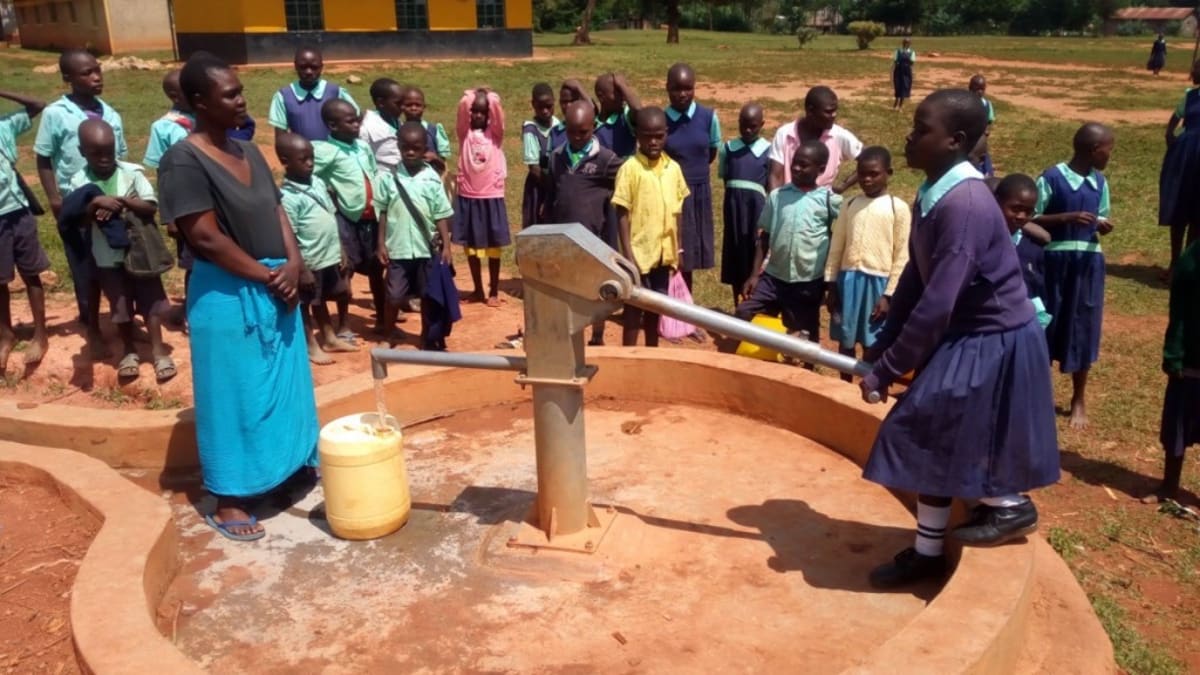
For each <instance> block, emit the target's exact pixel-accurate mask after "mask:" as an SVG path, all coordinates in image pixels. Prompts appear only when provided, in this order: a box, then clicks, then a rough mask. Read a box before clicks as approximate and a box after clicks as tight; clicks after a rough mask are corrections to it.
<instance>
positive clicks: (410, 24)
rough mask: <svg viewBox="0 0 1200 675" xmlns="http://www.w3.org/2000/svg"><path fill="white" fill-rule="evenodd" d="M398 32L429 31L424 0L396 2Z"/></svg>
mask: <svg viewBox="0 0 1200 675" xmlns="http://www.w3.org/2000/svg"><path fill="white" fill-rule="evenodd" d="M396 28H397V29H398V30H429V7H428V4H427V2H426V0H396Z"/></svg>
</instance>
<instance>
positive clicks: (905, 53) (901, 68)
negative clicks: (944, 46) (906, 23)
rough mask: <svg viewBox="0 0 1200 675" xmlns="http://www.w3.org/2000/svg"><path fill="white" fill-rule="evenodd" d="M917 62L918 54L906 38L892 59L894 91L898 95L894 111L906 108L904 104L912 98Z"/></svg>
mask: <svg viewBox="0 0 1200 675" xmlns="http://www.w3.org/2000/svg"><path fill="white" fill-rule="evenodd" d="M916 62H917V53H916V52H914V51H913V48H912V40H909V39H908V38H904V42H903V43H902V44H901V45H900V49H897V50H896V54H895V56H893V57H892V89H893V90H894V91H895V94H896V102H895V103H893V104H892V110H899V109H900V108H902V107H904V102H905V101H907V100H908V99H910V98H912V83H913V64H914V63H916Z"/></svg>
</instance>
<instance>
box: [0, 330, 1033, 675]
mask: <svg viewBox="0 0 1200 675" xmlns="http://www.w3.org/2000/svg"><path fill="white" fill-rule="evenodd" d="M494 353H499V354H506V355H511V354H512V353H513V352H512V351H511V350H508V351H498V352H494ZM588 360H589V362H594V363H596V364H597V365H599V366H600V372H601V375H600V377H598V378H597V380H595V381H594V382H593V383H592V384H591V385H589V387H588V389H589V390H591V391H592V392H593V393H597V394H598V395H602V396H603V395H615V394H618V393H620V387H619V385H620V384H621V383H620V380H621V377H620V376H619V373H620V372H621V369H619V368H612V369H609V371H608V372H609V373H613V372H616V373H618V376H616V377H615V378H614V379H615V380H616V382H610V384H609V385H607V386H606V385H605V384H604V383H605V381H606V380H605V379H603V378H604V374H605V366H606V365H608V366H617V365H621V364H622V363H623V362H624V363H626V364H628V362H630V361H633V362H641V363H642V364H645V365H649V364H650V363H651V362H655V361H657V362H665V363H669V364H671V367H672V368H675V369H679V373H680V376H678V377H669V378H657V379H655V378H646V372H645V370H644V368H637V369H634V370H636V371H637V375H638V376H639V378H645V379H642V380H641V381H642V382H645V381H646V379H649V380H651V382H652V383H653V384H652V385H651V386H650V387H649V389H648V390H646V389H643V390H642V391H640V392H639V399H643V398H644V399H646V400H650V401H658V400H662V401H672V402H686V403H694V404H698V405H709V406H718V407H722V408H726V409H729V410H731V411H732V412H735V413H740V414H749V415H751V416H753V417H756V418H759V419H764V420H765V421H769V422H772V423H777V424H780V425H781V426H783V427H785V428H788V429H790V430H792V431H795V432H797V433H802V434H804V435H806V436H809V437H810V438H812V439H813V440H815V441H817V442H820V443H822V444H824V445H826V446H827V447H829V448H831V449H832V450H834V451H836V452H838V453H840V454H842V455H843V456H845V457H847V458H848V459H850V460H852V461H854V462H856V463H857V464H859V465H860V466H861V465H862V464H863V463H865V461H866V456H867V453H868V452H869V450H870V443H871V441H872V439H873V438H874V433H875V428H876V426H877V425H878V422H879V420H881V419H882V418H883V416H884V415H885V414H886V412H887V410H888V409H889V406H880V405H875V406H872V405H869V404H867V403H865V402H863V401H862V399H861V396H860V395H859V393H858V388H857V387H852V386H847V385H845V384H844V383H841V382H840V381H838V380H835V379H833V378H830V377H827V376H823V375H817V374H815V373H811V372H808V371H806V370H802V369H799V368H794V367H790V366H782V365H780V364H776V363H768V362H762V361H756V360H753V359H747V358H744V357H738V356H733V355H726V354H713V353H710V352H696V351H690V350H660V349H646V348H634V349H618V348H597V349H592V350H589V359H588ZM456 370H457V369H449V368H439V367H427V366H408V367H404V368H400V367H396V366H392V368H391V374H390V376H389V378H388V385H387V388H388V395H389V404H391V403H393V399H404V400H403V403H404V404H405V405H403V406H401V407H402V408H403V409H404V411H405V412H406V413H408V414H404V415H397V416H398V417H400V419H401V421H402V423H406V422H407V421H409V420H413V419H421V418H422V417H423V416H425V415H428V414H430V413H431V412H442V413H444V412H448V411H453V410H464V409H471V408H476V407H482V406H485V405H495V404H498V403H503V402H507V401H511V400H513V399H514V398H518V397H520V396H522V394H521V393H520V391H519V390H515V389H511V390H502V389H500V388H499V387H501V386H502V385H504V384H506V383H507V385H508V386H509V387H512V386H513V385H512V381H513V374H512V373H504V372H498V371H479V372H475V373H471V374H470V377H469V378H467V379H464V380H463V381H462V382H460V383H458V384H459V386H457V387H455V386H449V387H448V388H449V389H451V390H452V391H453V394H452V396H450V397H443V398H442V399H441V400H439V399H438V398H437V397H427V396H422V397H421V398H420V399H417V398H416V397H414V396H411V395H405V394H404V392H403V389H404V388H403V387H402V386H400V383H402V382H404V381H408V380H418V379H419V380H426V379H431V378H434V377H437V378H441V379H444V378H449V377H454V376H455V375H459V376H462V375H464V373H463V372H462V371H458V372H457V373H456V372H455V371H456ZM706 375H707V376H709V377H743V378H746V379H745V382H748V383H749V384H750V385H752V386H757V387H760V388H763V391H764V392H765V393H763V394H762V395H761V396H760V397H759V398H758V402H759V403H764V404H765V405H767V407H768V408H769V409H768V410H751V409H747V407H746V405H745V404H744V401H745V399H746V398H747V395H746V394H747V392H746V391H745V390H741V391H738V392H736V393H735V394H732V395H731V394H729V393H727V392H724V391H722V390H720V389H719V388H708V389H706V388H703V387H697V386H695V384H696V382H695V381H696V379H697V378H701V379H703V378H704V377H705V376H706ZM372 384H373V382H372V379H371V376H370V374H369V373H364V374H362V375H357V376H353V377H348V378H344V379H342V380H340V381H337V382H332V383H329V384H325V385H322V386H320V387H318V388H317V390H316V394H317V404H318V409H319V411H320V418H321V422H322V423H324V422H327V421H329V420H331V419H335V418H337V417H339V416H341V415H345V414H350V413H353V412H361V411H362V410H369V409H373V407H374V406H373V404H370V405H364V403H365V402H367V401H371V400H373V393H372ZM444 384H452V383H449V382H444ZM614 384H615V385H618V386H613V385H614ZM781 389H794V390H795V391H797V392H799V393H800V394H801V395H803V396H806V397H808V399H809V400H810V401H811V402H814V403H817V404H819V407H825V408H827V409H828V410H826V411H824V412H832V411H833V410H837V411H839V412H841V413H842V414H843V415H845V416H848V417H849V419H843V423H842V424H838V425H828V426H827V427H813V426H812V425H811V421H812V420H811V417H813V416H816V417H821V415H820V414H819V413H813V412H811V411H810V412H809V413H808V414H809V416H810V419H808V420H800V419H798V417H799V416H798V415H797V414H793V413H795V411H796V409H797V408H799V407H800V406H796V407H790V406H787V407H785V406H782V405H781V403H780V402H779V397H778V396H777V394H778V392H779V390H781ZM527 395H528V394H527V393H525V394H524V396H527ZM822 401H823V402H825V403H821V402H822ZM394 414H395V413H394ZM824 419H826V420H828V419H832V417H824ZM854 422H857V424H856V423H854ZM867 422H869V423H870V424H869V426H868V425H864V424H862V423H867ZM192 425H193V422H192V410H191V409H186V410H172V411H141V410H134V411H122V412H121V413H120V414H117V415H114V414H113V411H111V410H100V409H89V408H80V407H77V406H65V405H60V404H43V405H33V406H31V405H29V404H16V403H12V402H0V439H8V440H15V441H19V442H31V441H32V442H39V441H40V439H45V441H41V442H51V443H54V442H57V443H59V444H61V445H66V446H67V447H70V448H73V449H75V450H78V451H80V452H82V453H84V454H88V455H93V456H94V457H96V458H98V459H91V458H89V459H88V461H87V462H81V465H84V466H89V467H91V468H90V473H88V474H87V475H90V476H94V475H98V474H100V473H101V472H100V471H99V469H103V470H105V471H107V472H108V473H110V474H111V477H112V478H113V479H115V480H118V481H121V482H122V483H125V484H126V485H127V486H128V489H129V490H133V491H135V492H137V493H141V495H140V496H141V497H144V498H148V499H150V500H152V501H154V502H155V504H154V506H155V507H156V508H157V509H158V510H159V511H160V512H161V518H162V519H163V520H164V522H163V523H162V524H161V525H159V524H158V523H159V515H158V514H156V517H155V518H154V519H153V520H152V521H151V526H150V527H149V530H143V531H142V532H143V535H145V532H147V531H150V530H152V531H154V533H155V534H156V536H155V537H154V541H153V542H149V541H147V542H144V543H145V546H144V547H143V548H142V549H139V550H144V553H142V554H139V555H138V559H139V560H141V561H145V563H146V564H147V566H146V568H145V571H142V572H139V574H138V577H139V578H146V579H148V578H149V577H150V576H151V575H150V564H151V563H152V564H153V565H155V566H157V567H158V568H159V569H160V570H165V569H167V568H170V572H169V576H168V577H167V578H166V579H165V581H163V582H162V584H161V589H160V590H159V591H158V592H157V595H155V594H152V593H151V592H149V591H150V590H152V589H150V587H149V585H147V588H146V589H145V592H143V594H142V597H143V598H144V599H145V603H146V605H143V606H142V617H141V618H142V621H143V622H144V623H145V626H144V628H145V629H146V630H148V631H150V633H152V637H153V640H151V639H149V638H150V637H151V636H150V635H146V636H144V637H140V638H136V639H135V640H132V641H131V640H128V639H125V640H123V641H121V642H120V644H125V645H131V644H132V643H138V644H142V645H152V646H153V648H152V649H151V650H150V651H159V648H161V649H162V650H163V651H166V652H170V654H171V657H170V658H173V659H176V660H180V661H182V663H180V664H179V665H180V667H181V668H185V669H190V670H191V671H193V672H200V671H199V668H198V666H197V665H196V664H195V663H193V662H191V661H189V660H187V659H186V657H184V656H183V654H182V653H181V652H179V651H178V650H176V649H174V647H173V646H172V645H171V644H170V643H169V641H167V640H165V639H164V638H162V636H161V635H160V634H159V633H158V631H157V630H155V628H154V625H153V621H152V620H151V619H150V613H152V612H153V611H154V610H155V609H156V608H157V604H158V600H159V599H161V593H162V590H165V588H166V585H167V584H168V583H169V582H170V580H171V578H173V577H174V574H175V569H174V566H175V565H176V564H177V563H176V560H175V557H176V556H177V553H176V549H175V537H176V533H175V529H174V525H173V524H172V523H171V522H170V511H169V509H168V508H167V506H166V504H165V503H162V502H161V501H160V500H157V499H156V498H154V496H153V495H150V494H149V493H146V492H145V491H144V490H141V489H140V488H137V487H136V486H134V485H132V484H131V483H128V482H127V481H125V480H124V479H123V478H121V477H120V476H119V475H118V474H116V472H114V471H112V469H110V468H109V467H107V466H105V465H104V462H108V463H109V464H112V465H113V466H118V467H141V468H151V469H158V470H161V469H163V468H166V467H177V468H183V467H187V466H194V465H195V441H194V437H195V432H194V427H193V426H192ZM797 427H799V428H797ZM122 446H124V448H126V449H127V450H128V451H126V452H122ZM14 447H17V448H24V449H25V455H26V456H30V457H31V458H32V456H31V455H30V453H29V449H30V446H28V445H17V444H15V443H11V442H9V443H5V442H4V440H0V462H3V461H5V460H6V456H7V454H8V452H9V449H10V448H14ZM155 447H157V448H160V449H159V450H157V451H155V450H154V448H155ZM163 447H166V448H167V452H166V453H165V454H164V453H163V452H162V450H161V448H163ZM38 452H42V450H41V449H40V448H39V449H38ZM53 452H54V453H67V454H69V455H70V456H72V457H77V455H76V454H75V453H72V452H70V451H69V450H55V451H53ZM100 460H103V461H100ZM188 460H190V462H189V461H188ZM18 461H22V460H18ZM33 465H34V466H39V468H41V467H40V465H38V464H33ZM48 472H49V473H51V475H53V476H55V477H56V478H57V474H56V473H54V472H51V471H48ZM75 478H76V479H77V480H76V483H81V482H80V481H79V480H78V478H79V476H75ZM62 482H63V483H64V484H66V485H68V486H69V487H71V488H72V489H76V488H75V486H74V485H71V484H70V483H69V482H67V481H62ZM88 485H89V483H88V482H87V481H83V482H82V483H81V486H82V487H87V486H88ZM110 487H111V486H110ZM77 492H79V494H81V496H82V495H83V492H82V491H79V490H77ZM86 500H87V498H86V497H85V501H86ZM141 501H143V502H145V500H144V499H142V500H141ZM131 503H133V502H131ZM148 508H149V505H147V509H148ZM98 511H100V512H101V513H104V511H103V510H102V509H98ZM147 512H148V513H153V511H149V510H147ZM130 520H131V519H129V518H125V519H124V521H125V522H129V521H130ZM132 520H133V522H145V518H143V519H142V520H141V521H138V520H137V519H136V518H135V519H132ZM108 522H109V521H108V520H107V518H106V525H105V527H104V528H102V529H101V532H100V534H98V535H97V538H96V541H95V542H94V543H93V545H92V549H90V550H89V554H88V558H85V564H84V565H81V568H80V574H79V577H78V578H77V580H76V586H77V587H78V586H79V584H80V581H81V580H83V581H88V583H89V584H90V586H89V588H87V589H86V590H87V591H89V593H92V594H93V595H94V596H95V597H111V596H114V595H117V593H115V592H113V588H112V587H115V586H117V585H119V584H117V583H115V581H114V580H113V579H111V578H110V579H104V578H103V577H99V576H95V573H94V572H92V569H91V567H93V566H94V565H93V566H89V564H88V561H89V559H90V557H91V551H92V550H96V549H103V547H101V546H100V545H101V543H102V537H104V543H105V544H106V545H107V544H108V540H112V542H113V543H115V544H118V545H119V546H120V548H118V549H117V550H119V551H121V555H122V556H124V557H125V558H127V559H128V558H129V557H130V556H129V551H131V550H133V549H132V548H131V547H130V546H129V545H128V542H121V541H120V537H123V536H125V535H124V534H122V535H120V537H118V536H117V535H115V534H109V535H108V536H107V537H105V535H106V530H107V529H108V525H107V523H108ZM118 522H120V521H118ZM142 538H143V539H144V538H146V537H145V536H143V537H142ZM167 539H169V546H168V545H165V542H166V541H167ZM168 549H169V550H168ZM155 552H156V553H157V554H156V555H152V553H155ZM168 558H169V559H170V560H167V559H168ZM1032 561H1033V548H1032V546H1029V545H1014V546H1005V547H1000V548H996V549H965V550H964V551H963V553H962V555H961V557H960V559H959V561H958V565H957V568H956V569H955V571H954V574H953V575H952V576H951V577H950V579H949V580H948V581H947V582H946V585H945V586H944V587H943V589H942V591H941V592H940V593H939V594H938V595H937V596H936V597H935V598H934V599H933V601H931V602H930V604H929V605H928V607H927V608H926V609H925V610H924V611H922V612H921V613H920V614H919V615H918V616H917V617H916V618H914V619H913V620H912V621H911V622H910V623H909V624H908V625H907V626H905V627H904V628H903V629H902V630H901V631H900V632H899V633H897V634H896V635H894V636H893V637H892V638H891V639H890V640H888V641H887V642H885V643H884V644H883V645H881V646H880V647H879V648H878V649H876V650H875V652H873V653H872V654H869V655H867V656H866V658H865V659H864V661H863V662H862V665H861V666H858V667H855V668H852V669H850V670H849V671H847V672H863V673H866V672H881V671H882V670H887V671H890V672H904V668H905V666H904V665H903V664H909V665H910V666H912V667H917V666H918V664H920V668H921V670H922V671H924V672H929V670H928V668H929V666H930V665H931V664H932V663H935V662H936V663H937V665H938V667H937V669H936V670H937V671H939V672H954V673H993V672H994V673H1003V672H1011V671H1012V668H1013V666H1014V665H1015V661H1016V659H1017V658H1018V654H1019V650H1017V649H1014V648H1013V646H1014V645H1016V644H1017V643H1018V642H1019V641H1020V640H1021V639H1022V637H1023V635H1024V628H1025V623H1026V617H1027V615H1028V610H1029V607H1028V605H1029V602H1030V597H1029V590H1028V589H1029V587H1030V585H1031V583H1030V582H1031V578H1032V575H1033V562H1032ZM85 570H87V571H88V572H89V574H88V575H87V576H85V574H84V572H85ZM1013 570H1018V573H1016V574H1013ZM122 572H123V574H125V575H126V576H128V575H129V574H130V571H129V570H122ZM93 586H95V587H100V588H93ZM105 586H107V587H108V588H104V587H105ZM114 599H115V598H114ZM80 603H81V601H80V600H79V599H78V598H77V597H73V600H72V623H73V629H74V624H75V608H76V606H78V605H80ZM147 605H148V607H147ZM110 606H111V605H110ZM97 607H100V608H102V609H103V614H101V615H99V616H96V617H94V618H95V619H98V620H90V621H88V623H87V625H86V626H85V625H83V624H82V622H81V627H82V628H84V633H85V635H84V637H83V639H82V640H81V639H80V638H79V637H78V634H77V637H76V644H77V646H79V645H81V644H85V645H86V644H91V641H90V634H91V633H92V632H93V631H94V632H95V633H105V635H104V638H103V639H97V640H95V646H96V647H101V646H104V645H113V644H116V643H117V641H116V640H113V639H109V638H111V637H115V636H112V635H108V632H109V631H108V630H107V626H106V620H105V616H106V615H107V614H108V613H109V612H108V608H107V607H105V606H104V605H103V604H100V605H97ZM82 609H86V607H84V608H82ZM147 609H148V611H147ZM81 618H82V617H81ZM964 622H968V623H971V624H972V626H973V630H971V631H949V632H947V631H946V627H947V626H953V625H962V624H963V623H964ZM976 622H978V623H976ZM107 623H111V621H109V622H107ZM975 627H980V628H983V629H982V630H974V628H975ZM952 635H954V636H958V638H957V640H958V642H960V643H961V644H949V643H947V641H946V640H947V638H948V637H950V636H952ZM935 648H936V649H935ZM103 651H104V652H105V653H108V652H114V653H112V655H111V656H112V657H113V658H118V657H119V658H125V659H132V658H134V656H135V655H138V653H139V649H135V648H132V647H131V648H129V649H119V650H117V649H104V650H103ZM82 653H83V651H82V649H81V655H82ZM167 658H168V657H167V656H166V655H161V656H153V657H150V658H148V659H146V660H145V661H142V659H141V658H137V659H136V660H137V661H138V662H139V663H156V664H158V665H159V666H160V669H161V666H162V664H165V663H171V662H172V661H170V660H163V659H167ZM89 663H90V661H89ZM185 664H186V666H185ZM133 669H135V667H134V666H132V664H128V665H126V664H120V663H116V662H110V663H108V664H107V665H106V667H104V668H103V669H93V670H94V671H95V672H130V671H131V670H133ZM897 669H899V670H897Z"/></svg>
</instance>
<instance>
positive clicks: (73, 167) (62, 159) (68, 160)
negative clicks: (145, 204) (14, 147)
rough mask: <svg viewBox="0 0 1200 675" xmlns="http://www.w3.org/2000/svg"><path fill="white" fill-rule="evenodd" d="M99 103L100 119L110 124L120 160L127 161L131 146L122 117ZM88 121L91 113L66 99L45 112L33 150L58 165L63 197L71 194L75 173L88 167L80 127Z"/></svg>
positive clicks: (61, 99)
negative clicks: (127, 140) (82, 148)
mask: <svg viewBox="0 0 1200 675" xmlns="http://www.w3.org/2000/svg"><path fill="white" fill-rule="evenodd" d="M96 100H97V101H98V102H99V103H100V119H102V120H104V121H105V122H108V125H109V126H111V127H112V129H113V135H114V136H115V137H116V141H117V147H116V150H117V159H125V155H126V154H128V152H129V146H128V145H126V144H125V127H124V125H123V123H122V122H121V116H120V115H119V114H118V113H117V111H116V110H113V109H112V106H110V105H108V104H107V103H105V102H104V101H101V100H100V99H96ZM87 119H88V113H87V112H85V111H84V110H83V108H80V107H79V106H78V105H76V104H75V103H74V102H73V101H71V99H69V98H67V97H66V96H63V97H62V98H60V99H58V100H57V101H55V102H53V103H51V104H50V105H48V106H46V109H45V110H43V111H42V123H41V125H40V126H39V127H38V131H37V137H36V138H35V139H34V141H33V151H34V152H35V153H37V154H39V155H41V156H42V157H49V158H50V162H51V163H52V164H53V165H54V177H55V182H56V183H57V184H58V190H59V192H62V193H63V194H66V193H67V192H69V191H70V189H69V188H68V185H70V183H71V179H72V178H74V177H75V174H77V173H79V172H80V171H83V168H84V167H85V166H86V165H87V162H85V161H84V160H83V155H82V154H80V151H79V125H80V124H83V123H84V122H85V121H87Z"/></svg>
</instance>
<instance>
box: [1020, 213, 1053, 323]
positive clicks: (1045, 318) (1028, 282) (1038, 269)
mask: <svg viewBox="0 0 1200 675" xmlns="http://www.w3.org/2000/svg"><path fill="white" fill-rule="evenodd" d="M1012 240H1013V245H1014V246H1016V247H1017V260H1018V261H1019V262H1020V263H1021V276H1022V277H1023V278H1024V279H1025V290H1026V292H1027V294H1028V295H1029V301H1030V302H1032V303H1033V309H1034V310H1035V311H1036V312H1037V320H1038V325H1039V326H1041V327H1042V328H1045V327H1046V326H1049V325H1050V313H1049V312H1047V311H1046V302H1045V301H1044V300H1043V299H1042V298H1043V297H1045V295H1046V253H1045V251H1043V250H1042V246H1041V244H1039V243H1037V242H1036V241H1034V240H1032V239H1030V238H1029V237H1026V236H1025V234H1024V233H1023V232H1021V231H1020V230H1017V231H1016V232H1015V233H1013V236H1012Z"/></svg>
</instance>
